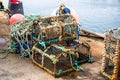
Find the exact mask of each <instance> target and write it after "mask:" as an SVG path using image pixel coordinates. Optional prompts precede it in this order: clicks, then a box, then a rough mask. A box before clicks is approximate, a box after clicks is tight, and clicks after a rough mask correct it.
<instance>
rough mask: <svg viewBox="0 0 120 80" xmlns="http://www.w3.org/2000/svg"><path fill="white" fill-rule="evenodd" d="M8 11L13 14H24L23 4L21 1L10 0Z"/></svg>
mask: <svg viewBox="0 0 120 80" xmlns="http://www.w3.org/2000/svg"><path fill="white" fill-rule="evenodd" d="M8 9H9V10H10V11H11V12H12V13H13V14H16V13H20V14H24V10H23V4H22V1H21V0H9V5H8Z"/></svg>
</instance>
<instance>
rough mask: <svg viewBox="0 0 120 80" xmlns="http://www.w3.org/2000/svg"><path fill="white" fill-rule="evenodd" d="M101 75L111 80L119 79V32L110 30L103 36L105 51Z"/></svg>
mask: <svg viewBox="0 0 120 80" xmlns="http://www.w3.org/2000/svg"><path fill="white" fill-rule="evenodd" d="M101 73H102V74H103V75H104V76H106V77H108V78H109V79H111V80H118V79H119V78H120V30H119V29H112V30H109V31H107V32H106V34H105V49H104V53H103V59H102V69H101Z"/></svg>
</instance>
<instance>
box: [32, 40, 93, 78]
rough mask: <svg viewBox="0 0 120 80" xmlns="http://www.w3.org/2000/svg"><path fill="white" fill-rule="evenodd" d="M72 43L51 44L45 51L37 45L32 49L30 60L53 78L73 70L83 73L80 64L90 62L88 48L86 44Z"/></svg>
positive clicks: (90, 56)
mask: <svg viewBox="0 0 120 80" xmlns="http://www.w3.org/2000/svg"><path fill="white" fill-rule="evenodd" d="M74 43H76V44H74V45H69V43H66V44H65V43H64V44H52V45H49V46H47V48H46V49H44V48H43V47H42V46H41V45H39V44H38V43H37V44H35V45H34V46H33V48H32V53H33V55H32V60H33V62H34V63H35V64H37V65H38V66H39V67H41V68H43V69H45V70H46V71H47V72H49V73H50V74H52V75H53V76H55V77H57V76H60V75H63V74H64V73H68V72H70V71H73V70H75V71H79V70H82V71H84V68H83V67H82V66H80V64H81V63H84V62H92V55H91V50H90V46H89V45H88V44H87V43H79V42H76V41H74ZM65 45H66V46H65Z"/></svg>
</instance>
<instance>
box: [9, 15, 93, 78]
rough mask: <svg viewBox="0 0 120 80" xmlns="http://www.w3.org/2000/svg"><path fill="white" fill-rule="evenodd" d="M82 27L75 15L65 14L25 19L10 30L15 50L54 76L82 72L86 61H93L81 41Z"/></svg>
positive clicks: (88, 50) (87, 48)
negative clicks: (80, 28)
mask: <svg viewBox="0 0 120 80" xmlns="http://www.w3.org/2000/svg"><path fill="white" fill-rule="evenodd" d="M79 31H80V30H79V25H78V24H77V22H76V20H75V19H74V17H73V16H71V15H69V14H64V15H60V16H51V17H43V18H41V17H37V18H36V19H34V20H32V19H25V20H24V21H22V22H19V23H15V24H13V26H12V28H11V43H12V47H14V48H16V52H18V53H19V54H20V55H21V56H29V57H31V55H32V60H33V62H34V63H35V64H36V65H38V66H39V67H41V68H43V69H45V70H46V71H48V72H49V73H50V74H52V75H53V76H55V77H56V76H60V75H62V74H63V73H67V72H70V71H72V70H76V71H79V70H82V71H84V68H83V67H81V66H80V63H83V62H92V60H93V57H92V54H91V48H90V46H89V44H88V43H86V42H82V41H80V40H78V38H79Z"/></svg>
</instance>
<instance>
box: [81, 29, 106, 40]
mask: <svg viewBox="0 0 120 80" xmlns="http://www.w3.org/2000/svg"><path fill="white" fill-rule="evenodd" d="M80 35H84V36H91V35H92V36H95V37H100V38H104V37H105V35H104V34H100V33H96V32H93V31H90V30H85V29H81V34H80Z"/></svg>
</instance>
